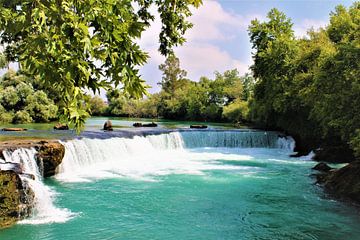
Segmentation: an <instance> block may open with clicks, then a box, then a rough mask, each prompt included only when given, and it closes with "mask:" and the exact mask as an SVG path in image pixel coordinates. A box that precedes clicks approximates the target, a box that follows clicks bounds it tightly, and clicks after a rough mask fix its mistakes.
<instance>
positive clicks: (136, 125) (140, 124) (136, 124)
mask: <svg viewBox="0 0 360 240" xmlns="http://www.w3.org/2000/svg"><path fill="white" fill-rule="evenodd" d="M133 127H142V123H139V122H136V123H134V124H133Z"/></svg>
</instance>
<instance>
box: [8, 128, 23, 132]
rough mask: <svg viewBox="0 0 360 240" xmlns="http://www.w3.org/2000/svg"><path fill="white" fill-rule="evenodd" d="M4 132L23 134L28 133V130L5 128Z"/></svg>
mask: <svg viewBox="0 0 360 240" xmlns="http://www.w3.org/2000/svg"><path fill="white" fill-rule="evenodd" d="M2 131H7V132H23V131H27V129H26V128H3V129H2Z"/></svg>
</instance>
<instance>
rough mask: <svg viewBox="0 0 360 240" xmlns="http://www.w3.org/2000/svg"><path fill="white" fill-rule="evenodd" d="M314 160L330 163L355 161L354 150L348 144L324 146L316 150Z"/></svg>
mask: <svg viewBox="0 0 360 240" xmlns="http://www.w3.org/2000/svg"><path fill="white" fill-rule="evenodd" d="M314 153H315V156H314V158H313V160H315V161H323V162H329V163H349V162H353V161H355V157H354V152H353V151H352V150H351V149H350V148H349V147H348V146H324V147H322V148H319V149H316V150H315V151H314Z"/></svg>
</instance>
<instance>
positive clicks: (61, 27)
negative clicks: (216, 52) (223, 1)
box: [0, 0, 201, 129]
mask: <svg viewBox="0 0 360 240" xmlns="http://www.w3.org/2000/svg"><path fill="white" fill-rule="evenodd" d="M200 4H201V0H177V1H168V0H121V1H119V0H98V1H94V0H82V1H78V0H63V1H37V0H12V1H8V0H0V38H1V44H3V46H4V47H6V50H5V53H6V57H7V59H8V60H9V61H17V62H19V63H20V66H21V70H22V72H23V74H27V75H30V76H31V77H33V78H38V79H40V80H41V81H42V83H43V84H44V85H47V86H50V87H52V88H54V89H56V91H58V92H61V93H62V94H61V95H60V97H61V98H60V100H61V101H60V102H59V103H58V104H59V106H60V113H61V114H62V115H63V116H65V117H66V118H67V119H68V121H70V122H72V123H73V124H74V125H75V126H76V127H77V129H79V128H80V127H81V126H82V125H83V123H84V121H85V119H86V117H87V116H88V114H87V111H86V109H84V105H83V100H84V98H85V91H86V89H90V90H92V91H93V92H96V91H98V90H99V89H100V88H111V87H112V86H113V85H115V86H117V85H119V84H122V85H123V88H124V91H125V92H126V93H127V94H130V95H131V96H134V97H141V96H142V95H143V94H144V93H145V92H146V85H145V83H144V81H143V80H142V79H141V78H140V76H139V74H138V67H139V66H141V65H143V64H144V63H145V62H146V60H147V58H148V55H147V53H146V52H144V51H143V50H141V48H140V46H139V45H138V41H137V39H139V38H140V37H141V34H142V33H143V32H144V31H145V30H146V29H147V28H148V27H149V26H150V23H151V21H152V20H154V16H153V15H152V14H151V13H150V10H149V8H150V6H155V7H157V9H158V11H159V13H160V18H161V22H162V29H161V33H160V36H159V42H160V47H159V51H160V52H161V54H163V55H168V54H169V53H171V52H172V51H171V48H172V47H173V46H176V45H179V44H182V43H183V42H184V41H185V39H184V38H183V37H182V36H183V34H184V33H185V31H186V30H187V29H188V28H190V27H191V23H189V22H188V21H187V17H188V16H190V15H191V12H190V10H189V7H190V6H194V7H198V6H199V5H200Z"/></svg>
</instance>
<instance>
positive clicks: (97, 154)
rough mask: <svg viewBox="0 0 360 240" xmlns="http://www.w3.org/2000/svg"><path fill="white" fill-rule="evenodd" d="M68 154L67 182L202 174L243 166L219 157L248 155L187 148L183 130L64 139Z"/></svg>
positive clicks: (61, 174) (62, 172)
mask: <svg viewBox="0 0 360 240" xmlns="http://www.w3.org/2000/svg"><path fill="white" fill-rule="evenodd" d="M63 144H64V146H65V149H66V151H65V156H64V159H63V161H62V164H61V165H60V166H59V168H58V174H57V175H56V178H57V179H58V180H60V181H64V182H78V181H89V180H91V179H94V178H95V179H97V178H114V177H120V178H121V177H128V178H133V179H139V180H140V179H147V180H151V179H153V177H154V176H162V175H168V174H197V175H202V174H204V172H205V171H207V170H232V169H242V168H244V167H242V166H231V165H224V164H221V163H220V162H219V160H224V159H226V160H230V161H242V160H249V159H251V157H250V156H248V155H241V154H228V153H220V152H203V151H202V152H197V151H196V149H193V150H191V149H186V148H184V144H183V141H182V138H181V135H180V134H179V133H171V134H162V135H156V136H147V137H139V136H137V137H134V138H132V139H128V138H111V139H87V138H84V139H77V140H71V141H68V142H63Z"/></svg>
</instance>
